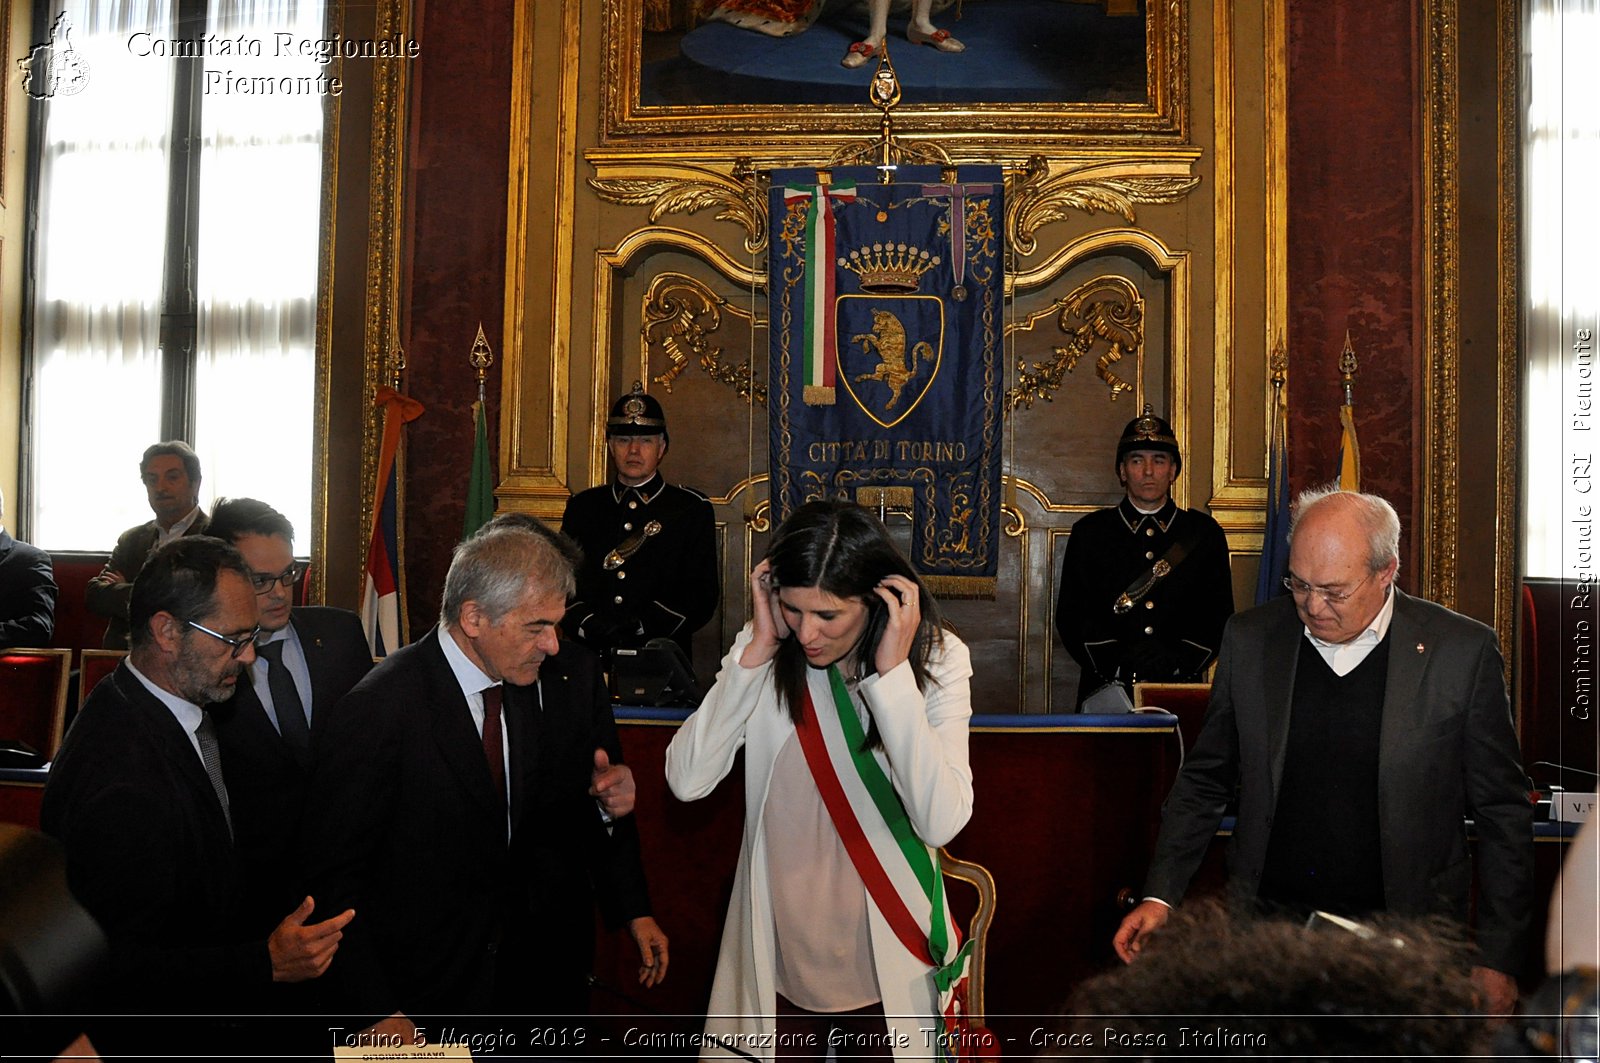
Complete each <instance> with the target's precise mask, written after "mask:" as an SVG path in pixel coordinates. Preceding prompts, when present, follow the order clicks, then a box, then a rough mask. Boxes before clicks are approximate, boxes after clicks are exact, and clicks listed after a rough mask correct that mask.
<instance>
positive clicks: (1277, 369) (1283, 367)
mask: <svg viewBox="0 0 1600 1063" xmlns="http://www.w3.org/2000/svg"><path fill="white" fill-rule="evenodd" d="M1267 364H1268V365H1269V366H1270V367H1271V369H1272V378H1271V379H1272V386H1273V387H1274V388H1277V389H1279V390H1282V388H1283V386H1284V385H1285V384H1287V383H1288V382H1289V352H1288V350H1286V349H1285V348H1284V346H1283V334H1282V333H1279V334H1278V342H1276V343H1274V344H1273V345H1272V358H1271V360H1270V361H1269V362H1268V363H1267Z"/></svg>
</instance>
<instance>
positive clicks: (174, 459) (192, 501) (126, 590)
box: [83, 439, 206, 650]
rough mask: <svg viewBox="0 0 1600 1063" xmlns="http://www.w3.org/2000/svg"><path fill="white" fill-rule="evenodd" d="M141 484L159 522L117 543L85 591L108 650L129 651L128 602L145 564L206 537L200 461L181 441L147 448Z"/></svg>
mask: <svg viewBox="0 0 1600 1063" xmlns="http://www.w3.org/2000/svg"><path fill="white" fill-rule="evenodd" d="M139 479H140V480H141V481H142V482H143V483H144V490H145V495H146V496H147V497H148V499H149V502H150V509H151V510H152V511H153V512H154V513H155V515H156V519H155V520H152V521H150V522H149V523H146V524H139V525H136V526H134V527H132V528H129V529H128V530H127V531H125V532H123V533H122V534H121V535H120V536H118V537H117V545H116V547H115V549H113V550H112V551H111V558H110V560H108V561H107V562H106V567H105V568H103V569H101V570H100V574H99V575H97V576H95V577H94V578H93V579H91V580H90V581H89V585H88V586H87V587H85V588H84V592H83V598H84V602H85V603H86V604H87V605H88V606H89V611H90V612H92V613H99V614H100V615H101V616H103V617H106V618H107V619H108V620H109V621H110V623H108V624H107V625H106V634H105V639H104V640H103V642H102V645H104V646H105V648H106V649H108V650H125V649H127V648H128V600H129V598H130V597H131V596H132V594H133V577H134V576H137V575H138V574H139V569H140V568H141V567H143V565H144V562H145V558H147V557H149V556H150V555H151V554H152V553H154V552H155V551H156V549H157V548H158V547H162V546H165V545H166V544H167V543H170V542H171V541H172V540H174V539H177V538H179V537H181V536H184V535H203V534H204V533H205V530H206V515H205V511H204V510H202V509H201V508H200V456H199V455H198V454H196V453H195V452H194V451H193V450H192V449H191V448H190V446H189V444H187V443H185V442H183V441H182V440H179V439H172V440H168V441H167V442H165V443H155V444H153V445H151V446H149V447H146V448H145V452H144V457H142V458H141V459H139Z"/></svg>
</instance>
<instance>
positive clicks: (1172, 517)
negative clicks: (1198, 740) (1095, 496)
mask: <svg viewBox="0 0 1600 1063" xmlns="http://www.w3.org/2000/svg"><path fill="white" fill-rule="evenodd" d="M1182 471H1183V457H1182V455H1180V454H1179V453H1178V440H1177V437H1176V436H1175V435H1173V432H1172V426H1171V425H1170V424H1168V423H1167V422H1166V421H1164V420H1162V419H1161V418H1160V417H1157V416H1156V415H1155V412H1154V411H1153V410H1152V409H1151V408H1150V407H1149V406H1148V405H1147V406H1145V408H1144V413H1143V414H1142V415H1140V416H1138V417H1135V418H1134V419H1133V420H1131V421H1129V422H1128V426H1127V427H1126V428H1125V429H1123V432H1122V438H1121V439H1120V440H1118V441H1117V479H1118V480H1120V481H1121V482H1122V487H1123V489H1124V490H1125V491H1126V492H1127V494H1126V496H1125V497H1124V498H1123V499H1122V501H1121V502H1119V503H1117V505H1115V506H1112V507H1111V508H1109V509H1101V510H1096V511H1095V512H1093V513H1090V514H1088V515H1087V516H1085V517H1084V518H1082V519H1081V520H1079V521H1078V523H1076V524H1074V525H1073V526H1072V534H1071V535H1070V536H1068V537H1067V554H1066V560H1065V561H1064V562H1063V563H1062V566H1061V593H1060V595H1059V597H1058V598H1057V600H1056V631H1057V632H1058V633H1060V635H1061V641H1062V642H1064V643H1065V644H1066V647H1067V652H1068V653H1070V654H1071V655H1072V659H1073V660H1075V661H1077V662H1078V668H1079V669H1080V675H1081V678H1080V679H1079V681H1078V708H1079V709H1080V710H1083V708H1084V702H1085V701H1086V700H1087V699H1088V698H1089V697H1090V695H1092V694H1094V693H1095V692H1096V691H1097V690H1101V689H1103V688H1105V687H1107V686H1108V685H1109V684H1112V683H1117V684H1120V685H1121V686H1122V688H1123V690H1124V691H1125V692H1131V691H1132V688H1133V684H1134V683H1136V682H1139V681H1141V680H1142V681H1145V682H1158V683H1175V682H1195V681H1203V680H1204V679H1205V672H1206V668H1207V667H1208V666H1209V665H1210V664H1211V662H1212V660H1213V659H1214V658H1215V657H1216V654H1217V647H1218V646H1219V645H1221V642H1222V626H1223V624H1225V623H1227V620H1228V617H1229V616H1230V615H1232V613H1233V577H1232V575H1231V574H1230V572H1229V569H1228V540H1227V537H1226V536H1224V535H1223V533H1222V528H1221V527H1219V526H1218V524H1217V522H1216V521H1215V520H1212V519H1211V517H1209V516H1207V515H1206V514H1204V513H1202V512H1200V511H1199V510H1197V509H1179V508H1178V506H1177V504H1176V503H1174V502H1173V501H1172V485H1173V483H1174V482H1176V481H1177V479H1178V474H1179V473H1180V472H1182ZM1113 693H1115V691H1113Z"/></svg>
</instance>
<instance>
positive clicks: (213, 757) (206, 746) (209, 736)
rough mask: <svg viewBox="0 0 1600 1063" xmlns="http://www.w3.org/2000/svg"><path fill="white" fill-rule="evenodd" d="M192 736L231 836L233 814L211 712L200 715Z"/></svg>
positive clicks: (230, 836)
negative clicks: (223, 778) (198, 723)
mask: <svg viewBox="0 0 1600 1063" xmlns="http://www.w3.org/2000/svg"><path fill="white" fill-rule="evenodd" d="M194 736H195V738H196V739H197V740H198V741H199V743H200V760H201V761H202V762H203V763H204V764H205V766H206V774H207V775H208V776H210V777H211V788H212V789H213V790H215V791H216V792H217V800H218V801H219V802H221V804H222V818H223V819H225V820H227V821H228V837H229V838H230V839H231V838H232V837H233V814H232V813H230V812H229V811H228V786H227V784H226V783H224V782H223V781H222V752H221V750H219V749H218V748H217V725H216V724H214V723H212V722H211V714H210V713H209V712H208V713H205V714H203V715H202V716H201V717H200V726H199V727H196V728H195V729H194Z"/></svg>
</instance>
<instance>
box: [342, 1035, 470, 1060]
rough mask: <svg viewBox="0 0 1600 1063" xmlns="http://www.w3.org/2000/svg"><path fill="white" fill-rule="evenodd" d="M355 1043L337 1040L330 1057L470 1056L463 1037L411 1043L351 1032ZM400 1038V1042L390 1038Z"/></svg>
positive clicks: (403, 1039) (425, 1057) (401, 1057)
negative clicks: (445, 1042) (450, 1040)
mask: <svg viewBox="0 0 1600 1063" xmlns="http://www.w3.org/2000/svg"><path fill="white" fill-rule="evenodd" d="M351 1039H352V1040H359V1041H360V1042H361V1043H360V1044H356V1045H349V1044H340V1045H335V1046H334V1049H333V1058H334V1059H336V1060H340V1059H465V1060H469V1061H470V1060H471V1059H472V1049H471V1048H470V1047H469V1046H468V1044H467V1042H466V1041H464V1040H463V1041H455V1042H451V1043H448V1044H442V1045H434V1044H427V1043H422V1044H413V1043H412V1041H411V1040H410V1039H409V1038H404V1037H401V1036H400V1035H398V1034H396V1035H388V1034H370V1033H363V1034H352V1035H351ZM396 1041H401V1042H403V1044H398V1045H397V1044H395V1043H393V1042H396Z"/></svg>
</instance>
